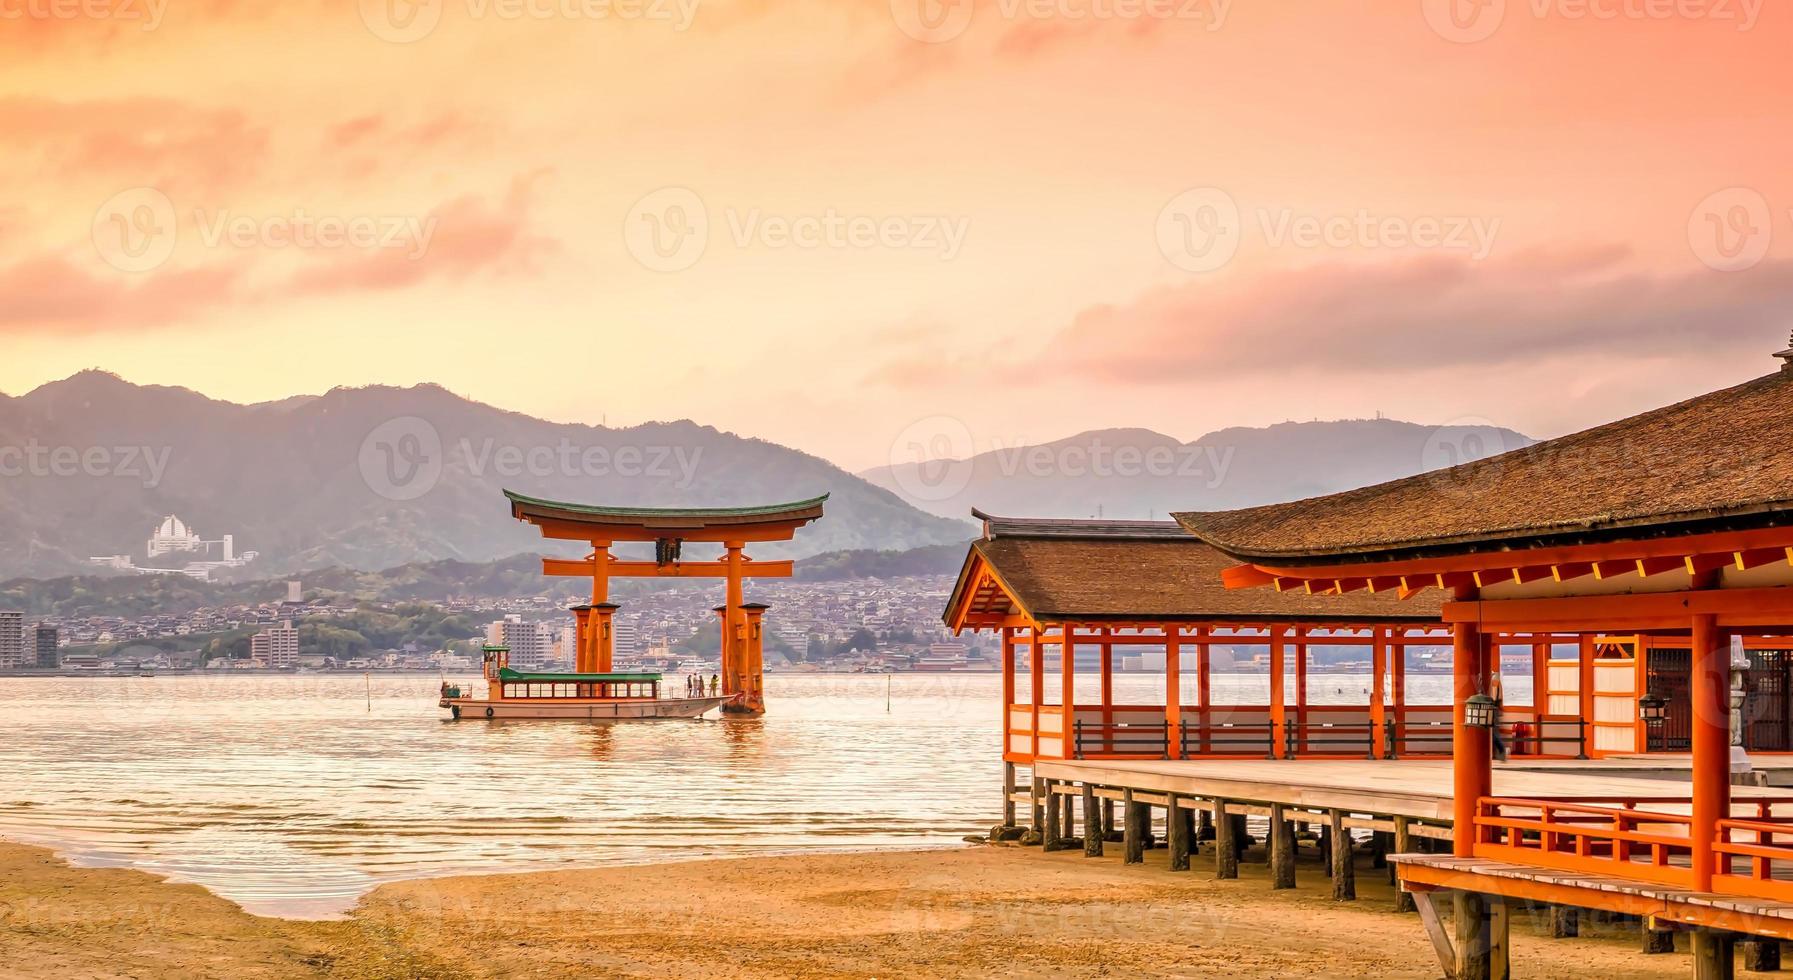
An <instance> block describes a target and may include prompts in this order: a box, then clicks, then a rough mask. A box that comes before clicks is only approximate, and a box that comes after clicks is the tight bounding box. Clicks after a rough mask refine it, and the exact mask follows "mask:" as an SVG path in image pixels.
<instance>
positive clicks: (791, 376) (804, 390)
mask: <svg viewBox="0 0 1793 980" xmlns="http://www.w3.org/2000/svg"><path fill="white" fill-rule="evenodd" d="M356 6H357V5H310V4H300V5H292V6H283V7H282V8H280V9H278V10H249V9H245V8H241V7H238V6H236V5H232V4H222V3H206V4H199V5H174V6H167V7H165V8H164V7H162V6H158V5H149V6H148V7H147V9H145V10H143V11H142V13H143V14H144V15H145V16H146V17H147V16H149V15H152V14H153V15H154V16H155V20H154V23H153V24H152V23H150V22H148V21H147V20H144V21H134V20H130V19H127V18H125V17H124V16H123V9H124V8H123V7H121V8H120V10H119V11H118V13H119V17H117V18H92V17H76V18H61V19H58V18H41V19H37V20H27V21H26V22H25V23H24V27H25V29H24V30H21V31H8V32H5V34H4V35H3V36H0V45H5V46H6V50H7V53H8V55H9V60H8V65H7V67H6V68H4V69H0V122H4V124H5V125H6V127H7V129H8V131H9V132H13V133H16V134H19V136H20V139H19V140H18V141H16V142H15V144H14V145H13V146H12V147H10V148H9V149H8V150H7V151H3V152H0V173H3V174H4V175H5V176H6V177H7V178H9V179H10V180H11V181H13V182H14V183H15V184H18V185H21V186H34V187H41V188H43V190H42V192H41V193H40V194H38V195H35V196H34V197H33V198H32V199H31V200H29V201H23V202H20V203H17V204H13V205H9V206H7V207H6V208H4V209H0V241H4V242H6V244H7V246H8V249H9V252H10V254H11V256H12V257H11V258H10V259H9V260H7V262H5V263H0V287H3V288H0V295H6V296H7V297H8V299H7V300H6V301H5V302H4V303H3V304H0V332H3V333H4V335H5V336H6V338H7V342H8V345H9V348H10V349H11V350H12V352H13V357H11V358H9V359H8V361H7V363H6V364H4V365H0V390H4V391H6V392H9V393H21V392H23V391H26V390H29V389H30V388H32V387H34V386H36V385H38V384H41V383H43V382H45V381H48V380H51V379H53V378H58V377H63V376H66V375H68V374H70V373H73V372H74V371H76V370H80V369H82V368H85V367H89V366H95V365H98V366H101V367H105V368H107V369H110V370H114V371H118V372H120V373H121V374H123V375H125V376H127V377H129V378H130V379H131V380H133V381H137V382H141V383H161V384H175V385H182V386H186V387H191V388H194V389H196V390H200V391H204V392H205V393H207V394H209V395H212V396H215V397H219V398H224V399H228V400H232V401H239V402H253V401H264V400H272V399H278V398H282V397H287V396H290V395H294V394H302V393H318V392H321V391H324V390H326V389H328V388H330V387H332V386H336V385H363V384H375V383H379V384H393V385H401V386H403V385H410V384H415V383H420V382H435V383H440V384H442V385H444V386H447V387H449V388H450V389H452V390H455V391H458V392H463V393H466V394H468V395H469V396H471V397H474V398H477V399H479V400H482V401H487V402H490V403H493V404H500V405H504V406H505V407H508V408H513V409H515V410H518V411H524V412H527V413H529V414H532V415H537V416H539V417H543V418H548V419H553V420H562V421H579V422H586V423H596V422H599V421H608V422H609V423H610V424H612V425H629V424H633V423H637V422H641V421H646V420H649V419H655V418H678V417H691V418H694V419H698V420H700V421H704V422H706V423H708V424H712V425H717V426H719V427H723V428H727V429H730V430H732V431H737V432H740V433H743V434H746V435H751V436H757V437H761V438H765V439H768V440H771V441H774V442H778V443H780V444H783V445H789V446H793V447H795V448H799V449H803V450H806V451H809V452H813V453H816V454H819V455H822V456H825V457H827V458H829V459H833V460H837V461H838V462H840V463H841V465H843V466H845V467H847V468H849V469H859V468H863V467H867V466H874V465H879V464H883V463H888V462H891V461H892V460H891V459H890V456H891V455H892V452H893V447H900V446H901V445H903V444H905V440H906V439H908V438H910V437H911V436H912V434H913V433H914V431H915V430H916V427H917V426H918V425H919V426H920V427H921V429H922V430H923V431H928V430H929V429H930V426H933V423H931V422H930V420H936V419H939V418H945V419H950V420H954V421H955V422H956V423H958V424H960V425H962V426H963V427H964V428H965V430H966V432H967V433H968V438H969V441H970V448H973V449H978V450H981V449H986V448H989V446H990V445H991V444H993V443H1010V444H1012V443H1014V442H1018V441H1041V440H1045V439H1050V438H1053V437H1056V436H1061V435H1064V434H1068V433H1072V432H1077V431H1082V430H1087V429H1095V428H1105V427H1113V426H1145V427H1150V428H1154V429H1158V430H1160V431H1166V432H1169V433H1171V434H1174V435H1176V436H1178V437H1179V438H1184V439H1188V438H1193V437H1195V436H1196V435H1199V434H1201V433H1202V432H1205V431H1209V430H1212V429H1216V428H1221V427H1224V426H1228V425H1261V424H1268V423H1273V422H1277V421H1281V420H1284V419H1288V418H1311V417H1326V418H1338V417H1368V416H1370V415H1373V414H1374V413H1375V412H1377V411H1381V412H1385V413H1387V414H1389V415H1391V416H1395V417H1404V418H1414V419H1417V420H1423V421H1429V422H1434V423H1441V422H1446V421H1451V420H1457V419H1465V418H1488V419H1493V420H1496V421H1498V422H1500V423H1501V424H1504V425H1510V426H1512V427H1514V428H1517V429H1520V430H1522V431H1525V432H1528V433H1530V434H1533V435H1537V436H1540V437H1548V436H1551V435H1558V434H1562V433H1564V432H1567V431H1571V430H1574V429H1578V428H1583V427H1586V426H1587V425H1591V424H1594V423H1597V422H1601V421H1605V420H1608V419H1612V418H1616V417H1620V416H1623V415H1626V414H1629V413H1631V412H1635V411H1638V410H1641V409H1645V408H1649V407H1652V406H1655V405H1660V404H1664V403H1667V402H1670V401H1674V400H1676V399H1678V398H1681V397H1685V396H1690V395H1692V394H1695V393H1697V392H1700V391H1705V390H1709V389H1711V388H1713V387H1717V386H1720V385H1723V384H1730V383H1735V382H1739V381H1742V380H1746V379H1747V378H1750V377H1753V376H1756V375H1759V374H1761V373H1765V371H1766V370H1768V368H1769V367H1771V365H1768V364H1766V363H1765V362H1764V355H1765V354H1766V353H1767V352H1768V351H1770V350H1772V349H1774V346H1773V345H1777V344H1778V343H1779V342H1782V341H1784V340H1785V333H1786V331H1785V327H1786V325H1787V324H1786V322H1785V318H1784V315H1783V313H1782V311H1783V310H1785V309H1786V308H1788V305H1789V304H1788V302H1787V300H1788V299H1789V298H1790V297H1789V294H1790V293H1793V288H1790V287H1793V275H1790V271H1793V266H1790V265H1789V263H1788V261H1787V254H1788V245H1787V243H1788V242H1789V241H1793V214H1790V213H1789V209H1790V208H1793V179H1790V175H1789V173H1788V172H1787V167H1786V165H1785V160H1786V159H1788V154H1787V153H1786V152H1785V150H1786V149H1787V143H1788V141H1789V140H1790V139H1793V137H1789V136H1787V135H1786V134H1785V133H1784V132H1782V131H1781V129H1780V128H1779V127H1776V126H1773V125H1772V124H1771V120H1772V119H1773V118H1774V112H1775V102H1776V98H1777V94H1778V93H1779V92H1781V91H1784V90H1785V88H1786V82H1787V80H1788V79H1787V76H1788V73H1789V69H1788V68H1787V67H1786V65H1785V63H1784V59H1783V58H1781V56H1780V52H1779V50H1778V49H1779V47H1780V45H1779V43H1778V42H1779V40H1780V39H1782V38H1784V37H1785V33H1786V23H1785V18H1786V16H1787V14H1786V12H1785V11H1781V10H1777V9H1772V8H1765V7H1762V6H1760V5H1757V4H1748V3H1737V4H1728V5H1702V6H1701V7H1700V10H1699V11H1698V12H1693V13H1690V12H1686V11H1683V10H1682V7H1684V6H1685V5H1681V6H1674V7H1673V9H1672V10H1671V11H1670V13H1669V14H1668V15H1666V16H1664V15H1661V14H1660V12H1659V11H1658V12H1655V13H1653V12H1652V11H1656V10H1657V8H1656V7H1649V6H1647V5H1620V4H1607V5H1604V6H1602V5H1599V4H1596V5H1593V7H1596V8H1599V9H1598V10H1595V11H1594V12H1593V13H1589V12H1588V10H1587V9H1584V8H1583V7H1582V6H1580V5H1571V4H1550V3H1544V4H1526V5H1518V4H1507V5H1483V8H1478V9H1482V10H1484V13H1478V14H1476V15H1475V16H1474V17H1472V18H1470V19H1469V20H1462V19H1461V18H1460V19H1458V20H1456V21H1452V20H1449V19H1448V18H1447V19H1444V20H1439V19H1438V18H1437V17H1434V16H1430V15H1431V14H1433V13H1434V12H1435V10H1436V8H1439V7H1440V6H1441V4H1436V3H1411V4H1398V5H1390V6H1389V7H1387V8H1385V9H1380V10H1373V11H1364V10H1355V9H1353V10H1344V9H1336V10H1335V9H1330V8H1318V9H1302V10H1295V9H1290V8H1286V7H1274V8H1273V7H1268V6H1261V5H1247V4H1238V3H1221V2H1218V0H1216V2H1203V3H1196V4H1181V5H1176V6H1175V7H1172V8H1166V9H1164V10H1160V7H1159V6H1153V5H1146V4H1141V5H1136V6H1129V5H1125V4H1103V5H1097V6H1099V7H1100V10H1097V9H1096V7H1093V6H1092V7H1090V15H1088V16H1081V17H1073V16H1069V14H1070V13H1072V12H1073V11H1069V10H1068V9H1064V8H1065V4H1062V3H1061V4H1057V5H1054V4H1044V5H1040V4H1018V3H992V4H981V3H980V4H976V5H968V4H949V5H946V6H944V7H942V8H941V9H942V10H943V11H944V12H945V16H946V19H945V21H943V22H934V21H928V20H921V19H918V8H911V7H909V6H906V5H905V3H903V2H898V3H895V4H871V5H841V4H830V3H821V2H807V3H799V4H791V5H778V6H773V5H768V4H763V3H753V2H746V0H742V2H738V3H723V2H706V3H701V4H689V3H687V4H675V3H665V4H649V5H644V6H642V7H641V8H639V12H638V13H637V14H635V15H634V16H632V17H629V16H617V17H612V18H610V19H607V20H606V19H591V20H588V19H584V18H582V17H575V16H573V14H574V13H576V11H573V10H572V8H571V7H564V8H553V9H550V8H547V7H544V8H542V11H538V12H534V13H529V12H528V11H535V10H536V8H533V7H529V8H526V15H520V16H508V15H507V14H505V13H504V11H505V10H508V9H510V8H504V7H500V6H498V5H454V4H442V3H432V4H420V5H417V6H418V7H419V8H420V9H421V10H423V11H424V13H425V15H427V16H425V17H424V19H423V20H421V21H414V22H406V23H405V24H402V25H401V24H396V23H393V22H391V21H389V20H385V19H383V17H385V15H384V14H382V13H381V10H382V8H381V7H380V6H379V5H377V4H363V5H359V7H360V9H356ZM1073 6H1078V9H1079V10H1082V9H1083V7H1082V6H1079V5H1073ZM1160 6H1161V5H1160ZM1659 6H1663V5H1659ZM1608 7H1611V8H1613V10H1612V11H1611V12H1610V13H1611V15H1610V16H1608V15H1607V13H1603V12H1602V11H1606V9H1607V8H1608ZM1496 8H1498V9H1500V10H1504V13H1502V14H1498V15H1494V16H1493V17H1492V19H1487V16H1486V15H1485V11H1486V10H1487V9H1496ZM108 9H110V8H108ZM133 9H135V8H133ZM581 9H584V8H581ZM619 9H620V8H619ZM631 9H635V8H631ZM1171 10H1174V11H1176V13H1175V14H1172V13H1170V11H1171ZM544 11H545V12H544ZM1153 11H1157V13H1153ZM1104 12H1106V13H1104ZM575 20H577V21H579V22H573V21H575ZM930 24H932V25H933V26H929V25H930ZM918 35H919V36H918ZM276 37H278V38H279V39H280V41H279V45H280V49H279V51H278V52H276V51H275V50H273V49H272V48H270V47H269V45H271V44H272V43H273V41H272V40H271V39H272V38H276ZM224 38H229V39H230V44H229V45H228V48H227V49H224V48H220V47H219V46H218V42H219V41H220V40H221V39H224ZM226 50H227V52H228V53H220V52H221V51H226ZM768 50H777V51H781V52H784V58H785V63H787V64H788V65H790V66H792V67H791V68H790V70H787V71H769V70H766V68H765V66H764V64H763V52H765V51H768ZM202 53H203V56H201V54H202ZM289 58H290V59H292V63H293V64H304V65H326V64H327V65H329V66H330V70H329V72H327V73H324V72H317V71H306V72H303V75H304V77H305V78H306V80H307V84H305V85H293V84H291V80H292V76H291V75H290V74H289V73H288V72H287V71H285V70H269V66H270V65H280V64H284V63H286V62H285V59H289ZM469 69H472V70H469ZM1092 78H1099V79H1101V80H1102V81H1101V84H1098V85H1092V84H1091V83H1090V82H1089V79H1092ZM376 91H377V92H381V93H384V94H383V97H382V98H381V99H380V100H379V101H378V102H377V103H376V102H373V101H370V100H369V95H368V93H370V92H376ZM273 120H279V123H278V125H276V124H275V123H274V122H273ZM697 133H702V134H703V135H702V137H701V138H698V137H696V136H694V135H692V134H697ZM1071 133H1075V134H1077V135H1076V138H1075V139H1067V138H1066V136H1067V134H1071ZM924 147H926V148H927V149H923V148H924ZM749 338H751V339H749ZM545 350H554V351H556V352H557V354H556V356H555V357H554V358H552V359H551V360H550V359H544V358H543V357H542V356H541V352H542V351H545ZM200 354H203V356H198V355H200ZM718 354H722V355H724V356H718ZM1544 392H1548V397H1543V396H1542V395H1541V393H1544ZM933 427H934V428H937V427H938V426H933Z"/></svg>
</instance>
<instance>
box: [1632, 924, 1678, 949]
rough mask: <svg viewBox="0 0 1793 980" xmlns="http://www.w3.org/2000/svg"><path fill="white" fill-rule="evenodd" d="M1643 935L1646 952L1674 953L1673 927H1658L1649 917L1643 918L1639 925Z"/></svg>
mask: <svg viewBox="0 0 1793 980" xmlns="http://www.w3.org/2000/svg"><path fill="white" fill-rule="evenodd" d="M1638 932H1639V933H1640V934H1642V937H1643V951H1644V952H1645V953H1651V954H1653V953H1672V952H1674V951H1675V933H1674V931H1673V930H1671V929H1658V928H1656V926H1655V925H1654V924H1653V923H1651V922H1650V920H1649V919H1647V918H1646V919H1643V920H1642V921H1641V923H1640V925H1639V927H1638Z"/></svg>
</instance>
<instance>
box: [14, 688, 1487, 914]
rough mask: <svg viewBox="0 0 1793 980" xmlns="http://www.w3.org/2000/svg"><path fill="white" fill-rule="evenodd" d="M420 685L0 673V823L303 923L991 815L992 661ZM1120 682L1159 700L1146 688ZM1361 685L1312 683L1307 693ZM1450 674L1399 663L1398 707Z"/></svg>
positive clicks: (893, 839) (859, 840)
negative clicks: (728, 696)
mask: <svg viewBox="0 0 1793 980" xmlns="http://www.w3.org/2000/svg"><path fill="white" fill-rule="evenodd" d="M1095 683H1096V679H1095V678H1094V677H1093V676H1091V677H1084V676H1079V678H1078V689H1079V700H1084V699H1085V698H1086V697H1087V698H1090V699H1093V698H1094V685H1095ZM437 684H438V678H436V677H434V676H416V677H412V676H395V675H385V676H379V675H376V676H374V677H373V678H371V679H367V678H364V677H362V676H340V675H316V674H313V675H297V676H278V677H273V676H270V677H232V676H222V677H206V676H197V677H167V678H69V679H23V678H8V679H0V712H3V714H4V717H5V718H6V724H5V729H4V730H5V735H4V737H0V772H5V773H6V780H5V784H4V786H0V836H4V837H6V838H9V839H12V840H17V841H23V842H27V843H38V844H45V845H48V846H51V847H54V848H55V849H56V850H57V851H59V852H60V853H62V854H64V855H66V856H67V857H69V858H70V859H71V860H74V861H76V862H77V863H80V864H86V865H120V866H127V867H136V868H142V869H144V870H147V871H152V872H155V873H157V874H161V875H165V876H168V877H170V878H172V879H174V880H177V881H186V882H195V883H198V884H200V885H203V886H204V887H206V888H208V889H210V890H212V891H213V892H216V893H217V894H219V895H222V896H224V897H225V898H228V899H230V900H232V901H234V902H237V903H239V904H240V905H242V906H243V907H244V908H246V909H248V910H249V911H251V912H256V913H260V914H267V915H286V916H296V917H318V916H331V915H337V914H340V913H342V912H343V911H345V910H346V909H348V908H349V907H350V906H352V905H353V904H354V902H355V900H356V898H357V897H359V896H360V895H361V894H362V893H364V892H366V891H368V890H369V889H371V888H373V887H375V886H377V885H379V884H380V883H382V882H385V881H391V880H396V879H401V878H419V877H427V876H433V875H445V874H467V873H479V872H492V871H527V870H544V869H549V868H564V867H589V866H595V865H605V864H624V863H641V862H651V861H667V860H683V859H690V858H699V857H705V856H717V855H743V854H753V853H761V854H764V853H777V852H788V851H798V850H827V849H848V848H873V847H916V846H927V845H949V844H954V843H957V842H958V839H959V837H960V836H961V835H963V834H967V833H972V832H977V831H979V830H982V829H987V828H988V827H989V826H990V824H991V823H993V822H994V821H995V820H996V819H997V818H998V817H999V816H1000V806H1001V799H1000V795H1001V789H1000V787H1001V762H1000V759H999V757H998V755H997V748H998V746H999V745H1000V739H999V737H998V736H997V733H996V731H997V728H998V726H999V724H1000V721H999V719H1000V709H999V708H998V701H999V695H998V691H999V679H998V677H997V676H996V675H994V674H959V675H917V674H908V675H889V676H879V675H790V674H784V675H773V676H771V677H768V678H767V679H766V687H767V701H768V706H769V713H768V714H767V715H766V716H765V717H763V718H755V719H741V718H725V719H722V720H715V719H709V720H702V721H651V722H627V723H617V724H582V723H576V722H510V723H492V722H486V721H474V720H469V721H461V722H448V721H445V720H443V715H444V713H443V712H442V711H441V710H440V709H438V708H437V707H436V704H435V701H436V691H437ZM1115 686H1116V695H1117V696H1116V701H1117V702H1129V701H1131V702H1134V703H1148V704H1149V703H1154V702H1157V703H1162V698H1163V680H1162V678H1154V677H1148V676H1143V675H1141V676H1122V677H1119V678H1117V680H1116V685H1115ZM1368 687H1369V678H1368V677H1367V676H1355V675H1325V674H1321V675H1315V676H1314V677H1312V678H1310V691H1311V693H1312V698H1313V700H1314V702H1315V703H1328V702H1331V703H1364V701H1365V700H1366V696H1367V691H1368ZM1447 687H1448V679H1447V678H1443V677H1438V676H1410V677H1409V690H1410V691H1412V692H1413V694H1412V700H1413V701H1414V703H1420V702H1421V701H1432V702H1434V703H1436V701H1439V700H1442V696H1443V693H1444V691H1445V690H1446V688H1447ZM1086 689H1087V690H1088V692H1089V693H1088V694H1085V693H1084V692H1085V691H1086ZM1214 689H1215V700H1216V702H1217V703H1218V702H1229V701H1239V700H1244V699H1248V698H1249V699H1253V700H1257V701H1258V703H1262V699H1263V698H1264V696H1265V692H1267V690H1268V679H1267V678H1266V677H1264V676H1262V675H1259V676H1238V675H1217V676H1216V677H1215V678H1214ZM1518 693H1519V692H1517V691H1514V690H1513V689H1512V688H1509V694H1510V695H1511V694H1518ZM1253 695H1255V698H1254V697H1253ZM1188 700H1189V701H1193V700H1194V699H1193V697H1192V696H1190V697H1188Z"/></svg>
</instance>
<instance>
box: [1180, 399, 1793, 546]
mask: <svg viewBox="0 0 1793 980" xmlns="http://www.w3.org/2000/svg"><path fill="white" fill-rule="evenodd" d="M1174 516H1175V517H1176V518H1177V520H1178V521H1179V522H1180V523H1181V524H1182V525H1183V527H1185V528H1187V529H1188V530H1189V531H1190V532H1192V533H1193V534H1195V535H1196V536H1197V537H1199V538H1201V539H1202V540H1203V541H1206V542H1208V543H1209V544H1212V545H1214V546H1215V547H1217V548H1219V549H1221V550H1222V551H1224V552H1226V553H1227V554H1229V555H1231V556H1233V557H1235V558H1237V559H1240V560H1243V561H1254V562H1260V563H1264V564H1275V563H1277V562H1278V560H1282V561H1284V562H1290V560H1291V559H1294V560H1300V559H1320V558H1326V559H1328V560H1329V561H1332V562H1340V561H1378V560H1388V559H1395V558H1402V557H1411V556H1415V555H1427V554H1450V553H1459V552H1467V551H1481V550H1490V549H1499V548H1510V547H1529V546H1533V545H1543V544H1573V543H1583V542H1592V541H1603V540H1616V539H1624V538H1637V537H1651V536H1660V535H1663V534H1682V533H1693V532H1697V531H1701V530H1728V529H1737V528H1747V527H1761V526H1770V525H1777V524H1786V523H1793V371H1782V372H1779V373H1776V374H1772V375H1769V376H1767V377H1764V378H1758V379H1756V380H1755V381H1751V382H1748V383H1747V384H1742V385H1738V386H1737V387H1734V388H1727V389H1725V390H1723V391H1717V392H1713V393H1711V394H1708V395H1702V396H1700V397H1698V398H1694V399H1691V400H1688V401H1684V402H1681V403H1679V404H1676V405H1671V406H1669V407H1667V408H1661V409H1657V410H1655V411H1652V412H1646V413H1644V414H1642V415H1637V416H1634V417H1632V418H1628V419H1623V420H1621V421H1618V422H1613V423H1610V424H1608V425H1603V426H1600V427H1598V428H1594V429H1589V430H1587V431H1585V432H1580V433H1576V434H1575V435H1570V436H1564V437H1562V438H1560V439H1552V440H1550V441H1548V442H1541V443H1538V444H1536V445H1533V446H1528V447H1526V448H1524V449H1519V450H1515V451H1513V452H1509V453H1504V454H1501V455H1499V456H1492V457H1489V458H1487V459H1484V460H1479V461H1477V462H1472V463H1467V464H1464V465H1462V466H1457V467H1453V468H1451V469H1445V470H1438V471H1436V472H1432V473H1426V474H1422V475H1420V476H1415V477H1409V478H1407V479H1404V480H1396V481H1394V482H1391V483H1384V484H1381V485H1379V486H1374V487H1367V488H1365V489H1362V490H1351V491H1348V492H1345V493H1338V494H1332V495H1330V496H1326V497H1315V498H1313V499H1310V500H1301V501H1296V502H1294V503H1287V504H1275V505H1271V506H1268V507H1251V508H1246V509H1244V510H1234V511H1223V512H1217V513H1200V512H1192V513H1179V514H1176V515H1174Z"/></svg>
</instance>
